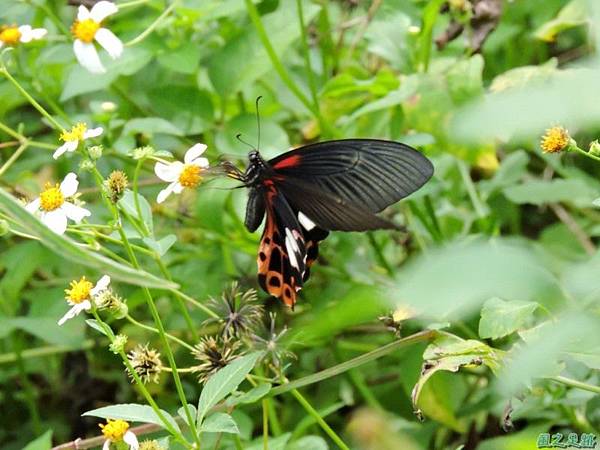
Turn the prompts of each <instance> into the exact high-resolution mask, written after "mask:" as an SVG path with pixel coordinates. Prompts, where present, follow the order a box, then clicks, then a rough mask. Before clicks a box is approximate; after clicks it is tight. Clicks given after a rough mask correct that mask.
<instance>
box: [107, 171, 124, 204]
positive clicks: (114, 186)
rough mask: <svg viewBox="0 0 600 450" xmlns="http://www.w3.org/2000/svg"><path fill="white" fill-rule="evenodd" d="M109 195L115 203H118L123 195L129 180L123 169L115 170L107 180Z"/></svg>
mask: <svg viewBox="0 0 600 450" xmlns="http://www.w3.org/2000/svg"><path fill="white" fill-rule="evenodd" d="M105 184H106V189H107V190H108V195H109V197H110V200H111V201H112V202H113V203H117V202H118V201H119V199H120V198H121V197H122V196H123V193H124V192H125V189H127V185H128V184H129V180H127V175H126V174H125V172H123V171H122V170H113V171H112V172H111V173H110V175H109V176H108V178H107V179H106V181H105Z"/></svg>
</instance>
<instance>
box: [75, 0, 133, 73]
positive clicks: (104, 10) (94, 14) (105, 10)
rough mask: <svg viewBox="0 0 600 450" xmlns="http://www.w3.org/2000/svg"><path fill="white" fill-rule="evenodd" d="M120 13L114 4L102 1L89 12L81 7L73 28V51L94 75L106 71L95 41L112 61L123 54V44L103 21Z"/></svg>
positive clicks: (80, 62)
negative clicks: (105, 26)
mask: <svg viewBox="0 0 600 450" xmlns="http://www.w3.org/2000/svg"><path fill="white" fill-rule="evenodd" d="M117 11H118V8H117V5H115V4H114V3H113V2H108V1H106V0H102V1H100V2H98V3H96V4H95V5H94V6H92V9H91V10H88V9H87V8H86V7H85V6H83V5H81V6H80V7H79V11H78V12H77V20H76V21H75V23H73V26H72V27H71V33H73V36H74V37H75V42H73V51H74V52H75V56H76V57H77V60H78V61H79V64H81V65H82V66H83V67H85V68H86V69H87V70H89V71H90V72H92V73H104V72H106V69H105V68H104V66H103V65H102V63H101V62H100V56H99V55H98V51H97V50H96V47H95V46H94V40H96V41H97V42H98V44H100V45H101V46H102V47H103V48H104V50H106V51H107V52H108V55H109V56H110V57H111V58H112V59H117V58H118V57H120V56H121V53H123V43H122V42H121V40H120V39H119V38H118V37H116V36H115V35H114V34H113V32H112V31H110V30H109V29H108V28H104V27H102V21H103V20H104V19H106V18H107V17H108V16H110V15H112V14H115V13H116V12H117Z"/></svg>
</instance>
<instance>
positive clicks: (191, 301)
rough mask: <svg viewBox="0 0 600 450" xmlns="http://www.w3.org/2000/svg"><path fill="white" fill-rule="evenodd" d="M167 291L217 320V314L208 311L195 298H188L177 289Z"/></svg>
mask: <svg viewBox="0 0 600 450" xmlns="http://www.w3.org/2000/svg"><path fill="white" fill-rule="evenodd" d="M169 291H170V292H172V293H173V294H175V295H179V296H181V298H182V299H184V300H185V301H186V302H189V303H191V304H192V305H194V306H195V307H196V308H199V309H201V310H202V311H204V312H205V313H206V314H208V315H209V316H210V317H212V318H213V319H218V318H219V315H218V314H217V313H215V312H214V311H212V310H211V309H209V308H208V307H206V306H205V305H203V304H202V303H200V302H199V301H198V300H196V299H195V298H193V297H190V296H189V295H187V294H185V293H183V292H181V291H180V290H178V289H169Z"/></svg>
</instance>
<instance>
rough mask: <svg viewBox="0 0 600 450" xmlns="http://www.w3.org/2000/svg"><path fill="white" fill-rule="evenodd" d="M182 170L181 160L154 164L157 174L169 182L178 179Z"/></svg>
mask: <svg viewBox="0 0 600 450" xmlns="http://www.w3.org/2000/svg"><path fill="white" fill-rule="evenodd" d="M182 170H183V163H182V162H181V161H175V162H172V163H168V164H165V163H161V162H157V163H156V164H155V165H154V173H155V174H156V176H157V177H158V178H160V179H161V180H163V181H168V182H172V181H175V180H177V178H179V175H180V174H181V171H182Z"/></svg>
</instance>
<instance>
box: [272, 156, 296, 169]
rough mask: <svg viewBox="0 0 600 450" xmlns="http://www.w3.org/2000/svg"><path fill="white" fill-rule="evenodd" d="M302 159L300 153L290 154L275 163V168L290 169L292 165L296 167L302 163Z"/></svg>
mask: <svg viewBox="0 0 600 450" xmlns="http://www.w3.org/2000/svg"><path fill="white" fill-rule="evenodd" d="M301 159H302V158H301V157H300V155H290V156H288V157H287V158H283V159H281V160H279V161H277V162H276V163H275V164H273V168H274V169H276V170H281V169H288V168H290V167H296V166H297V165H298V164H300V160H301Z"/></svg>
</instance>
